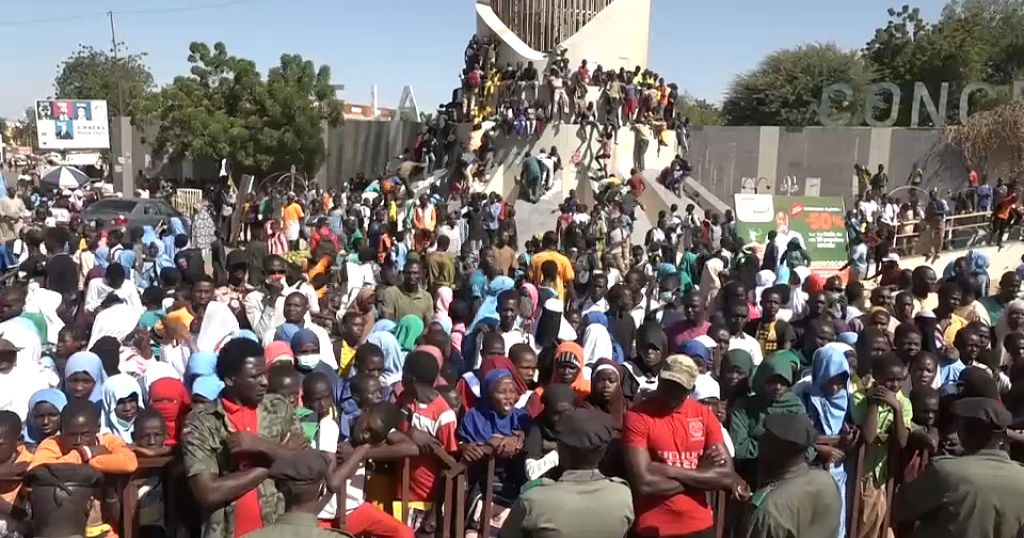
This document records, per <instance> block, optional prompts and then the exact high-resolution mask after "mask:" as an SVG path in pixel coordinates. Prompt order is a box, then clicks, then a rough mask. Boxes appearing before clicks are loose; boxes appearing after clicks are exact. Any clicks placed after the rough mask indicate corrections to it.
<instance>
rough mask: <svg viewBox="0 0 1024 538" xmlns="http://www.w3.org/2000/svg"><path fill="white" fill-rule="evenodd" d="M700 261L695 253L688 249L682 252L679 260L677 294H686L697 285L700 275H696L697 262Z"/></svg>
mask: <svg viewBox="0 0 1024 538" xmlns="http://www.w3.org/2000/svg"><path fill="white" fill-rule="evenodd" d="M699 259H700V257H699V256H697V253H696V252H693V251H691V250H689V249H687V250H684V251H683V255H682V257H681V258H680V260H679V292H680V293H683V294H686V293H689V292H690V290H692V289H693V287H694V286H695V285H696V284H697V282H698V279H700V275H699V274H697V262H698V260H699Z"/></svg>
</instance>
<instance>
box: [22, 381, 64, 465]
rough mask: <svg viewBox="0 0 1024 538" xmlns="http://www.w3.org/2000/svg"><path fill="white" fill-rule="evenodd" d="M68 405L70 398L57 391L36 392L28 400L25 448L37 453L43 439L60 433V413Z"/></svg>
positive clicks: (24, 433)
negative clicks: (37, 447) (36, 449)
mask: <svg viewBox="0 0 1024 538" xmlns="http://www.w3.org/2000/svg"><path fill="white" fill-rule="evenodd" d="M67 404H68V397H67V396H65V395H64V393H63V392H61V391H59V390H57V389H43V390H40V391H36V393H35V394H33V395H32V397H31V398H29V400H28V416H27V417H26V418H25V429H24V431H23V434H22V435H23V437H24V438H25V447H26V448H28V450H30V451H35V448H36V446H38V445H39V443H41V442H43V439H46V438H47V437H50V436H52V435H56V434H57V432H59V431H60V412H61V411H63V410H64V406H65V405H67Z"/></svg>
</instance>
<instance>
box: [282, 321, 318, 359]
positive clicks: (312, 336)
mask: <svg viewBox="0 0 1024 538" xmlns="http://www.w3.org/2000/svg"><path fill="white" fill-rule="evenodd" d="M285 325H288V324H287V323H286V324H285ZM281 328H284V326H283V325H282V326H281ZM289 342H290V343H291V345H292V353H298V352H299V350H300V349H302V346H304V345H306V344H316V345H317V347H320V338H319V337H318V336H317V335H316V333H315V332H313V331H311V330H309V329H299V330H298V331H295V334H293V335H292V338H291V340H289Z"/></svg>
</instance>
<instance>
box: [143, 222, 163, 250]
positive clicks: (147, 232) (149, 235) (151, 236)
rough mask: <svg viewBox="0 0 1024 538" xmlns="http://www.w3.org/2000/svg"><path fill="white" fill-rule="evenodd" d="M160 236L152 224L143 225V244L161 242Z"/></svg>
mask: <svg viewBox="0 0 1024 538" xmlns="http://www.w3.org/2000/svg"><path fill="white" fill-rule="evenodd" d="M159 242H160V238H159V237H157V235H156V230H155V229H154V228H153V227H152V226H150V225H148V224H147V225H145V226H143V227H142V244H143V245H148V244H150V243H159Z"/></svg>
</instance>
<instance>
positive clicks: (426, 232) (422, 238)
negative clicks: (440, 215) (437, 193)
mask: <svg viewBox="0 0 1024 538" xmlns="http://www.w3.org/2000/svg"><path fill="white" fill-rule="evenodd" d="M412 226H413V229H414V230H415V231H416V235H415V245H416V250H417V251H418V252H424V251H426V250H427V247H428V246H430V241H431V238H432V237H433V236H434V229H435V228H437V209H436V208H435V207H434V205H433V204H431V203H430V199H429V198H428V197H427V195H426V194H423V195H420V205H419V206H417V207H416V209H414V210H413V213H412Z"/></svg>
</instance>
